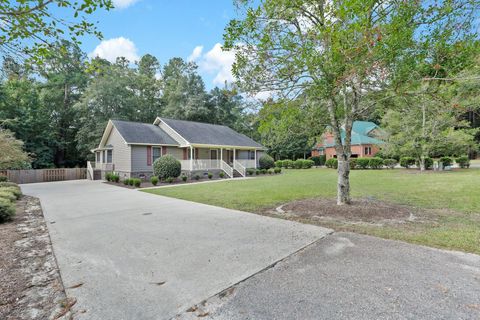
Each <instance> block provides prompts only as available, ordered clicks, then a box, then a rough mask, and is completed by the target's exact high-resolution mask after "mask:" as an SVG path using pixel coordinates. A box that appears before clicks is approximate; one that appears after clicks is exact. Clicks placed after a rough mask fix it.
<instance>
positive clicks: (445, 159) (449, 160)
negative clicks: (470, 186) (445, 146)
mask: <svg viewBox="0 0 480 320" xmlns="http://www.w3.org/2000/svg"><path fill="white" fill-rule="evenodd" d="M439 161H440V163H441V164H442V165H443V166H444V167H449V166H451V165H452V163H453V159H452V158H451V157H441V158H440V160H439Z"/></svg>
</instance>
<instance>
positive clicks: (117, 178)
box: [110, 173, 120, 182]
mask: <svg viewBox="0 0 480 320" xmlns="http://www.w3.org/2000/svg"><path fill="white" fill-rule="evenodd" d="M110 180H112V181H113V182H119V181H120V176H119V175H118V174H114V173H112V174H111V175H110Z"/></svg>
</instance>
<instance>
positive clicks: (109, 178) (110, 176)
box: [105, 172, 112, 181]
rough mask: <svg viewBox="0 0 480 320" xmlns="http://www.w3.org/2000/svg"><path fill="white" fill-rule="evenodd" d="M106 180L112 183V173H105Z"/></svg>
mask: <svg viewBox="0 0 480 320" xmlns="http://www.w3.org/2000/svg"><path fill="white" fill-rule="evenodd" d="M105 180H107V181H112V173H110V172H107V173H105Z"/></svg>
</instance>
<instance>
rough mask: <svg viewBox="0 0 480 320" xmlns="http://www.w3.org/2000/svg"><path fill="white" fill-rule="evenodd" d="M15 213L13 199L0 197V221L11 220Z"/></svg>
mask: <svg viewBox="0 0 480 320" xmlns="http://www.w3.org/2000/svg"><path fill="white" fill-rule="evenodd" d="M14 215H15V201H10V200H8V199H6V198H0V223H1V222H5V221H8V220H11V219H12V217H13V216H14Z"/></svg>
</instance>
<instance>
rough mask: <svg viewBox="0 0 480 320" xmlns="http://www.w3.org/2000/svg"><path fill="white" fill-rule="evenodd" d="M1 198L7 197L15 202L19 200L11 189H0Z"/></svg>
mask: <svg viewBox="0 0 480 320" xmlns="http://www.w3.org/2000/svg"><path fill="white" fill-rule="evenodd" d="M0 199H7V200H8V201H12V202H13V201H15V200H17V197H16V196H15V195H14V194H13V193H12V192H11V191H9V190H5V189H0Z"/></svg>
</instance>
